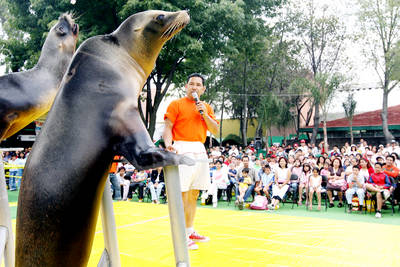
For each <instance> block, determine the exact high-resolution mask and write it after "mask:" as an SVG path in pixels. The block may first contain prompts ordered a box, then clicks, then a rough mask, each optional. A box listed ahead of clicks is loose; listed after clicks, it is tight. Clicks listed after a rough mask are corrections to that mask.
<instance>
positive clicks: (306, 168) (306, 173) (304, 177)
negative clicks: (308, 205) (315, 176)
mask: <svg viewBox="0 0 400 267" xmlns="http://www.w3.org/2000/svg"><path fill="white" fill-rule="evenodd" d="M310 175H311V167H310V165H309V164H307V163H306V164H304V165H303V169H302V172H301V175H300V182H299V202H298V204H299V206H301V205H303V200H302V197H303V189H304V188H307V184H308V179H309V177H310ZM306 198H307V196H306Z"/></svg>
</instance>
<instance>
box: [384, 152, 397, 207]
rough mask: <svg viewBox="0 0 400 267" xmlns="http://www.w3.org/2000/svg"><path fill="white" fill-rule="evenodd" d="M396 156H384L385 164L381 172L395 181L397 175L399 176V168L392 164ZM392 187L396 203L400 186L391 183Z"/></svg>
mask: <svg viewBox="0 0 400 267" xmlns="http://www.w3.org/2000/svg"><path fill="white" fill-rule="evenodd" d="M395 160H396V158H395V157H394V156H392V155H389V156H387V157H386V164H385V165H384V166H383V172H384V173H385V174H386V175H387V176H389V177H391V178H392V179H393V181H396V179H397V177H399V169H398V168H397V167H396V166H395V165H394V164H395ZM393 187H394V195H395V197H394V198H395V202H396V204H397V202H398V200H399V199H400V188H399V186H397V184H394V185H393Z"/></svg>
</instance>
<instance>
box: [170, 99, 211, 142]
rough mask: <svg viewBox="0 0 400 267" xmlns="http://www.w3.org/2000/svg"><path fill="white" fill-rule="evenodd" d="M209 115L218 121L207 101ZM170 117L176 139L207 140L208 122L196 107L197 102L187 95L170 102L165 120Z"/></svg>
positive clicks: (173, 136)
mask: <svg viewBox="0 0 400 267" xmlns="http://www.w3.org/2000/svg"><path fill="white" fill-rule="evenodd" d="M205 106H206V109H207V113H208V115H209V116H210V117H211V118H212V119H213V120H214V121H216V122H217V123H218V121H217V119H216V118H215V115H214V111H213V109H212V107H211V106H210V105H209V104H207V103H205ZM167 118H168V119H169V120H170V121H171V122H172V124H173V126H172V139H173V140H174V141H190V142H196V141H199V142H202V143H204V142H205V141H206V137H207V124H206V122H205V121H204V119H203V117H202V116H201V115H200V113H199V112H198V111H197V109H196V102H195V101H194V100H190V99H189V98H187V97H183V98H180V99H177V100H174V101H172V102H171V104H169V106H168V108H167V113H165V115H164V120H165V119H167Z"/></svg>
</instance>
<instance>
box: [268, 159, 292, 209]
mask: <svg viewBox="0 0 400 267" xmlns="http://www.w3.org/2000/svg"><path fill="white" fill-rule="evenodd" d="M278 164H279V167H278V168H276V170H275V183H274V185H273V186H272V203H271V204H270V205H269V208H270V209H272V210H274V209H276V208H279V202H280V201H282V200H283V198H284V196H285V194H286V192H287V190H288V189H289V182H290V175H291V172H290V169H289V168H288V167H287V160H286V158H283V157H281V158H279V160H278Z"/></svg>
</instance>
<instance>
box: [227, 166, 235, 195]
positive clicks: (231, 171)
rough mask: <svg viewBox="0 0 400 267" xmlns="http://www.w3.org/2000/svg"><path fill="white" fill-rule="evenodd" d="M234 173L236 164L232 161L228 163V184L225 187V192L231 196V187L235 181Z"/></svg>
mask: <svg viewBox="0 0 400 267" xmlns="http://www.w3.org/2000/svg"><path fill="white" fill-rule="evenodd" d="M236 175H237V170H236V165H235V164H234V163H231V164H229V169H228V178H229V185H228V188H227V194H229V197H231V196H232V189H233V187H234V186H235V184H236V183H237V180H236Z"/></svg>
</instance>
